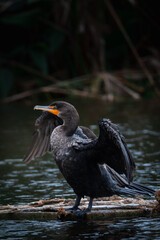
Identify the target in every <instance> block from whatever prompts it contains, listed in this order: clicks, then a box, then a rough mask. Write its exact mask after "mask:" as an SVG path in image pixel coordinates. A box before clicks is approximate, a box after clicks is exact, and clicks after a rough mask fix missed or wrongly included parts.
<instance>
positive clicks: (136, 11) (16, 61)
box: [0, 0, 160, 103]
mask: <svg viewBox="0 0 160 240" xmlns="http://www.w3.org/2000/svg"><path fill="white" fill-rule="evenodd" d="M0 7H1V8H0V23H1V33H2V38H1V40H2V44H1V46H0V50H1V57H0V82H1V83H0V86H1V89H0V103H9V102H13V101H18V100H22V99H26V98H28V97H31V96H34V95H37V94H38V96H41V93H43V95H44V96H43V97H45V96H46V98H47V96H48V94H50V95H53V94H54V95H56V96H57V95H62V96H63V95H64V96H66V95H76V96H80V97H87V98H96V99H101V100H103V101H111V102H112V101H120V100H122V99H125V98H126V97H127V98H128V97H129V98H132V99H135V100H139V99H141V98H155V97H158V98H159V96H160V80H159V79H160V70H159V69H160V52H159V50H160V49H159V45H158V44H157V43H159V40H160V39H159V40H158V38H159V35H157V31H159V30H160V25H159V22H158V21H157V19H156V18H157V17H158V16H159V15H158V13H157V12H156V9H157V7H156V5H153V4H152V6H151V3H146V1H143V0H141V1H139V2H137V1H127V0H126V1H125V2H124V1H118V3H117V2H116V1H114V0H103V1H100V2H97V1H96V0H93V1H92V4H91V2H90V0H87V1H85V0H82V1H80V2H79V1H72V0H70V1H68V2H67V1H63V0H61V1H59V2H56V1H51V0H48V1H46V2H45V3H44V1H42V0H27V1H21V0H20V1H13V0H11V1H9V0H7V1H4V2H2V3H0ZM117 69H119V70H117Z"/></svg>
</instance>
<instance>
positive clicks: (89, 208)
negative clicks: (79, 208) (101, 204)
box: [84, 197, 93, 213]
mask: <svg viewBox="0 0 160 240" xmlns="http://www.w3.org/2000/svg"><path fill="white" fill-rule="evenodd" d="M92 204H93V198H91V197H90V200H89V203H88V207H87V209H86V210H84V212H85V213H86V212H90V211H91V209H92Z"/></svg>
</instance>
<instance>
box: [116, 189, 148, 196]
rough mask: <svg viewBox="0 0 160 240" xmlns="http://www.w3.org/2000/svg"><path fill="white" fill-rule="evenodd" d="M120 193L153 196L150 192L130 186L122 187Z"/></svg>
mask: <svg viewBox="0 0 160 240" xmlns="http://www.w3.org/2000/svg"><path fill="white" fill-rule="evenodd" d="M118 194H122V195H128V196H136V195H147V196H151V194H150V193H148V192H145V191H140V190H137V189H129V188H120V189H119V191H118Z"/></svg>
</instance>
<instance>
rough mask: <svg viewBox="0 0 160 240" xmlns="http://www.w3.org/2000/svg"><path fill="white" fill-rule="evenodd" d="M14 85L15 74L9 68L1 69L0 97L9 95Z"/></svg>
mask: <svg viewBox="0 0 160 240" xmlns="http://www.w3.org/2000/svg"><path fill="white" fill-rule="evenodd" d="M12 85H13V74H12V72H10V71H9V70H8V69H5V68H1V69H0V86H1V87H0V98H5V97H7V96H8V94H9V91H10V90H11V88H12Z"/></svg>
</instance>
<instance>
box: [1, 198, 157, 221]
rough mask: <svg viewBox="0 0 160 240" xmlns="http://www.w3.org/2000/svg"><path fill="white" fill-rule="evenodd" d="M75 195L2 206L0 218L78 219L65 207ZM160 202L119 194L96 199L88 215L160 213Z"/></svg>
mask: <svg viewBox="0 0 160 240" xmlns="http://www.w3.org/2000/svg"><path fill="white" fill-rule="evenodd" d="M73 203H74V200H73V199H51V200H39V201H37V202H31V203H29V204H26V205H18V206H15V205H6V206H0V219H32V220H42V219H43V220H44V219H45V220H50V219H57V218H58V219H63V220H75V219H77V216H76V215H75V214H73V213H72V212H70V211H65V209H67V208H71V207H72V206H73ZM87 204H88V199H83V200H82V201H81V205H80V208H81V209H85V208H86V207H87ZM159 210H160V207H159V203H158V205H157V201H156V200H144V199H142V198H139V199H133V198H122V197H118V196H114V197H110V198H100V199H95V200H94V203H93V208H92V211H91V212H90V213H87V214H86V215H85V218H86V219H92V220H106V219H111V218H113V217H114V218H115V217H131V216H132V217H133V216H137V217H138V216H146V215H157V214H158V215H159V213H160V211H159Z"/></svg>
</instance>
